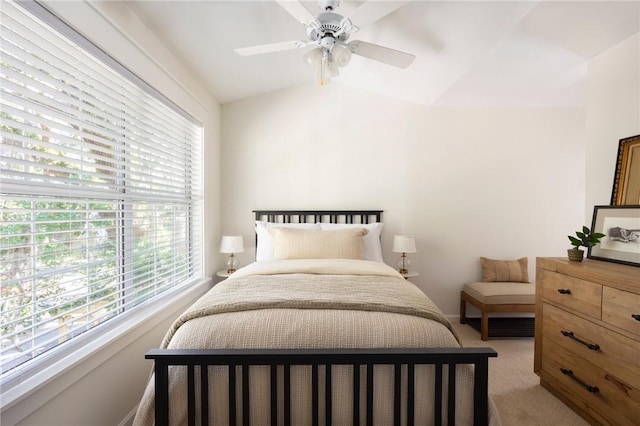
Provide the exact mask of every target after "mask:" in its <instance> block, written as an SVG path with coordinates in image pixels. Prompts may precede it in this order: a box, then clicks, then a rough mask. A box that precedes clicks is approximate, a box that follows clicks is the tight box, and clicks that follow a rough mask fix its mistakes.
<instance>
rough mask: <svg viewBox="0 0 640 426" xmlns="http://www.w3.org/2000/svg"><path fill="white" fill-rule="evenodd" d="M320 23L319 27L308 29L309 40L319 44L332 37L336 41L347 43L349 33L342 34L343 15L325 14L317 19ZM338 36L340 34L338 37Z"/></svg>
mask: <svg viewBox="0 0 640 426" xmlns="http://www.w3.org/2000/svg"><path fill="white" fill-rule="evenodd" d="M316 19H317V20H318V22H319V23H320V25H319V26H310V27H308V28H307V36H308V37H309V40H311V41H314V42H318V41H319V40H322V39H323V38H324V37H331V38H333V39H335V40H340V41H347V39H348V38H349V33H347V32H342V31H341V30H342V26H341V25H340V23H341V22H342V20H343V19H344V18H343V17H342V15H338V14H337V13H332V12H325V13H321V14H320V15H318V17H317V18H316ZM336 34H339V35H338V36H336Z"/></svg>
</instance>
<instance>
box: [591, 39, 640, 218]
mask: <svg viewBox="0 0 640 426" xmlns="http://www.w3.org/2000/svg"><path fill="white" fill-rule="evenodd" d="M588 70H589V74H588V75H589V84H588V88H589V91H588V96H587V108H586V114H587V163H586V168H587V192H586V204H585V223H587V224H589V226H590V224H591V218H592V215H593V206H595V205H608V204H609V203H610V201H611V191H612V186H613V175H614V173H615V165H616V154H617V152H618V144H619V140H620V139H623V138H626V137H629V136H634V135H640V34H636V35H634V36H633V37H630V38H628V39H627V40H625V41H624V42H622V43H620V44H619V45H618V46H616V47H614V48H612V49H609V50H608V51H606V52H604V53H603V54H601V55H599V56H597V57H595V58H593V59H592V60H591V61H590V62H589V68H588Z"/></svg>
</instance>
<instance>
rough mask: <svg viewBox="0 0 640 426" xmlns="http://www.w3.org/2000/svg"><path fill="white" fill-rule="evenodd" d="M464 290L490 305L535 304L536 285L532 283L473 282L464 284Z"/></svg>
mask: <svg viewBox="0 0 640 426" xmlns="http://www.w3.org/2000/svg"><path fill="white" fill-rule="evenodd" d="M464 292H465V293H467V294H468V295H469V296H471V297H473V298H474V299H476V300H477V301H478V302H481V303H485V304H489V305H529V304H530V305H533V304H534V303H536V286H535V284H532V283H514V282H497V283H485V282H473V283H467V284H465V285H464Z"/></svg>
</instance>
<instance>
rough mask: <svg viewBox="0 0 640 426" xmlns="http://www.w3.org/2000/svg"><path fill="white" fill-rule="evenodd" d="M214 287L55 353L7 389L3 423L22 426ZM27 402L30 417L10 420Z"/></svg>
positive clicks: (170, 298)
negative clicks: (21, 425)
mask: <svg viewBox="0 0 640 426" xmlns="http://www.w3.org/2000/svg"><path fill="white" fill-rule="evenodd" d="M210 286H211V281H210V280H208V279H205V280H202V281H200V282H197V283H195V284H191V285H188V286H183V287H180V288H176V289H174V291H173V292H168V293H167V294H166V295H165V297H164V298H163V300H161V301H156V302H154V303H149V304H148V305H142V306H140V307H139V308H136V309H135V310H134V311H132V312H131V314H130V315H127V316H126V317H125V316H123V318H120V319H119V321H118V320H114V321H113V323H111V324H110V323H106V324H104V326H100V327H96V328H95V329H93V330H91V331H89V332H87V333H86V334H87V335H86V336H82V337H80V338H78V340H77V341H75V342H72V343H70V344H69V345H65V347H64V348H60V350H59V351H55V350H52V351H51V352H52V353H51V354H46V355H42V356H41V359H38V360H37V361H35V362H33V363H32V364H30V365H29V367H28V369H27V368H25V369H24V371H16V372H15V373H14V374H13V375H11V376H9V377H7V378H6V380H5V383H2V393H1V395H0V400H2V416H3V422H4V421H5V420H7V423H8V424H13V423H14V421H15V422H16V423H17V422H19V421H20V420H22V418H24V417H26V416H27V415H29V414H30V412H33V411H35V410H37V409H38V408H39V407H41V406H42V405H44V404H46V403H47V402H48V401H49V400H51V399H52V398H54V397H55V396H56V395H58V394H59V393H60V392H63V391H64V389H66V388H68V387H69V386H71V385H72V384H73V383H75V382H76V381H78V380H80V379H81V378H82V377H84V376H86V375H87V374H89V373H90V372H91V371H92V370H94V369H95V368H96V367H97V366H99V365H100V364H102V363H103V362H105V361H106V360H108V359H109V358H111V357H112V356H114V355H115V354H117V353H118V352H120V351H121V350H122V349H123V348H125V347H126V346H127V345H129V344H130V343H131V342H134V341H135V340H136V339H138V338H140V336H143V335H144V334H145V333H147V332H149V331H150V330H151V329H153V328H154V327H156V326H157V324H158V323H159V322H161V321H162V320H166V319H169V318H175V317H177V316H178V315H179V314H180V313H181V312H182V311H183V310H184V307H185V306H188V305H189V304H190V303H192V302H193V301H194V300H195V299H197V298H198V297H200V296H201V295H202V294H204V293H205V292H206V291H207V290H208V289H209V288H210ZM158 343H159V342H158ZM45 388H46V389H45ZM27 398H28V399H29V401H28V403H29V410H28V411H30V412H25V410H23V409H17V410H15V411H16V412H15V413H12V415H9V416H7V418H5V415H6V414H7V413H6V412H7V411H9V410H10V409H11V408H12V407H14V406H16V405H19V404H20V403H21V402H22V401H24V400H25V399H27Z"/></svg>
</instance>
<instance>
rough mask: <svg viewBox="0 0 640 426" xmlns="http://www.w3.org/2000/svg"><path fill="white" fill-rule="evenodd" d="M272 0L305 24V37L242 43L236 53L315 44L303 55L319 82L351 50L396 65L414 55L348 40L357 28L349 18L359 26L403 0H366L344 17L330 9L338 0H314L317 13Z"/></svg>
mask: <svg viewBox="0 0 640 426" xmlns="http://www.w3.org/2000/svg"><path fill="white" fill-rule="evenodd" d="M276 1H277V2H278V4H280V6H282V7H283V8H284V9H285V10H286V11H287V12H289V14H291V15H292V16H293V17H294V18H295V19H297V20H298V21H299V22H300V23H302V24H303V25H304V26H305V27H306V30H307V37H308V40H305V41H303V40H292V41H285V42H279V43H270V44H263V45H259V46H252V47H243V48H238V49H235V51H236V53H238V54H239V55H243V56H250V55H259V54H263V53H272V52H279V51H283V50H291V49H297V48H304V47H307V46H315V47H314V48H313V49H311V50H310V51H309V52H307V53H306V54H305V55H304V56H303V57H304V59H305V61H306V62H307V63H309V64H310V65H312V66H314V68H315V69H316V72H317V77H318V80H319V83H320V85H323V84H325V83H328V82H329V81H330V80H331V78H332V77H335V76H336V75H338V73H339V72H338V67H343V66H345V65H347V64H348V63H349V61H350V60H351V55H352V54H353V55H359V56H362V57H365V58H368V59H373V60H375V61H378V62H382V63H385V64H388V65H392V66H394V67H398V68H407V67H408V66H409V65H411V63H412V62H413V60H414V59H415V56H414V55H412V54H410V53H405V52H400V51H398V50H395V49H390V48H388V47H384V46H379V45H377V44H373V43H368V42H366V41H360V40H353V41H348V40H349V37H350V36H351V34H353V33H355V32H357V31H358V30H359V29H360V28H359V27H357V26H356V25H354V24H353V22H352V19H353V21H355V22H358V23H359V24H360V25H363V26H364V25H367V24H371V23H373V22H375V21H377V20H378V19H380V18H382V17H383V16H385V15H387V14H389V13H391V12H393V11H394V10H396V9H398V8H399V7H400V6H402V5H404V4H405V3H406V1H395V2H377V1H367V2H365V3H364V4H363V5H361V6H360V7H358V8H357V9H355V10H354V12H353V13H352V14H351V15H350V16H349V17H344V16H342V15H340V14H338V13H335V12H334V10H335V9H336V8H337V7H338V6H339V5H340V0H318V6H319V7H320V10H321V11H322V12H321V13H320V14H318V16H313V15H312V14H311V13H310V12H309V11H308V10H307V9H306V8H305V7H304V6H303V5H302V3H300V2H299V1H291V0H276Z"/></svg>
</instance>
